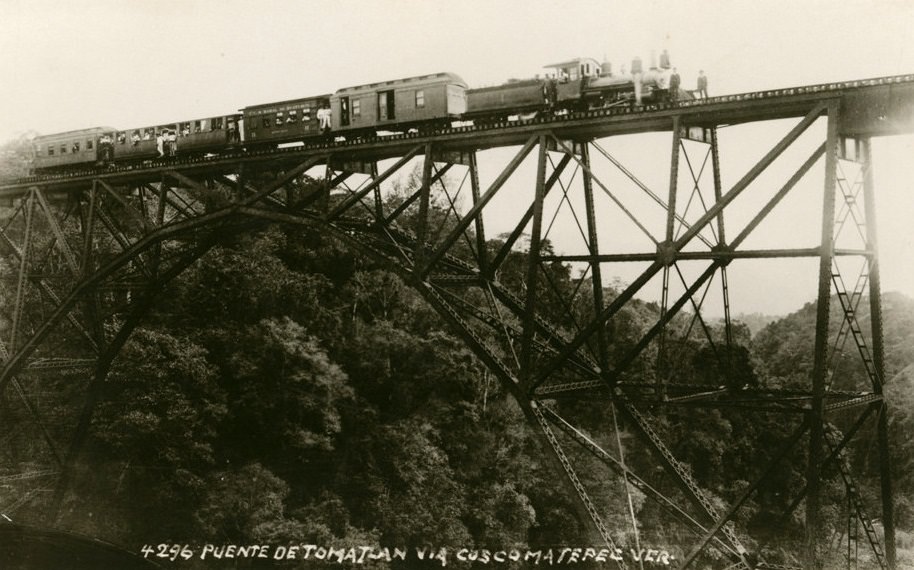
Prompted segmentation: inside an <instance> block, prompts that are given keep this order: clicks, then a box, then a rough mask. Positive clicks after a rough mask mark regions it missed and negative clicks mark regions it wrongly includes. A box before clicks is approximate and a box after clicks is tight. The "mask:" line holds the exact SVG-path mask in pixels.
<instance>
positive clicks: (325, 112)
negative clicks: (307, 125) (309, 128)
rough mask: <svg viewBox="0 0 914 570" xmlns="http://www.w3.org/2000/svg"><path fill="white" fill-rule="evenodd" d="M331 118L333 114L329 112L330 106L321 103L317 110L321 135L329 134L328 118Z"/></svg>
mask: <svg viewBox="0 0 914 570" xmlns="http://www.w3.org/2000/svg"><path fill="white" fill-rule="evenodd" d="M332 116H333V112H332V111H331V110H330V105H329V104H328V103H327V102H326V101H324V102H323V103H321V108H320V109H318V110H317V120H318V121H320V130H321V133H322V134H325V135H326V134H329V133H330V118H331V117H332Z"/></svg>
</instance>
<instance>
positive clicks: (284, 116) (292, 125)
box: [241, 94, 330, 145]
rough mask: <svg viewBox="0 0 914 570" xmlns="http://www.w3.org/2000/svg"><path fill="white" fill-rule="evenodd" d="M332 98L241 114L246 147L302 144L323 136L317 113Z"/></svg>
mask: <svg viewBox="0 0 914 570" xmlns="http://www.w3.org/2000/svg"><path fill="white" fill-rule="evenodd" d="M329 104H330V95H329V94H327V95H319V96H317V97H305V98H303V99H291V100H289V101H279V102H277V103H266V104H263V105H251V106H249V107H245V108H244V109H242V110H241V113H242V115H243V117H244V141H245V142H246V143H247V144H252V145H253V144H259V143H283V142H292V141H300V140H302V139H305V138H308V137H313V136H316V135H319V134H320V121H319V120H318V118H317V111H318V110H319V109H320V108H321V107H323V106H324V105H329Z"/></svg>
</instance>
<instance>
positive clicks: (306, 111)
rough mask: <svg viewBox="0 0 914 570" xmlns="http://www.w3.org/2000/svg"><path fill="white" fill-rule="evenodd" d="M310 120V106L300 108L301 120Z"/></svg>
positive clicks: (304, 121)
mask: <svg viewBox="0 0 914 570" xmlns="http://www.w3.org/2000/svg"><path fill="white" fill-rule="evenodd" d="M310 120H311V107H304V108H302V110H301V122H303V123H306V122H308V121H310Z"/></svg>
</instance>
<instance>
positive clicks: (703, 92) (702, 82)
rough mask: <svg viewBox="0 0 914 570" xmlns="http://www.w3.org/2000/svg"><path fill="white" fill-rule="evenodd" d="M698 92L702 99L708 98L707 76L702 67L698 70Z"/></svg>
mask: <svg viewBox="0 0 914 570" xmlns="http://www.w3.org/2000/svg"><path fill="white" fill-rule="evenodd" d="M698 94H699V95H700V96H701V98H702V99H707V98H708V78H707V77H706V76H705V72H704V70H703V69H699V70H698Z"/></svg>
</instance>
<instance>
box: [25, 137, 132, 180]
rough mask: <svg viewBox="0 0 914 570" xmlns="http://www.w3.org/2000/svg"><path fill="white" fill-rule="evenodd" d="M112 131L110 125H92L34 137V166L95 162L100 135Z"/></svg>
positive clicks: (60, 165) (42, 169)
mask: <svg viewBox="0 0 914 570" xmlns="http://www.w3.org/2000/svg"><path fill="white" fill-rule="evenodd" d="M113 131H114V129H112V128H110V127H94V128H91V129H80V130H76V131H68V132H66V133H57V134H53V135H45V136H40V137H35V140H34V141H33V142H32V144H33V149H34V157H35V158H34V163H33V164H34V168H35V170H36V171H44V170H54V169H58V168H67V167H70V166H77V165H84V164H86V163H94V162H97V161H99V160H100V156H99V148H98V147H99V143H100V141H101V139H102V137H103V136H104V135H105V133H111V132H113Z"/></svg>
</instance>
